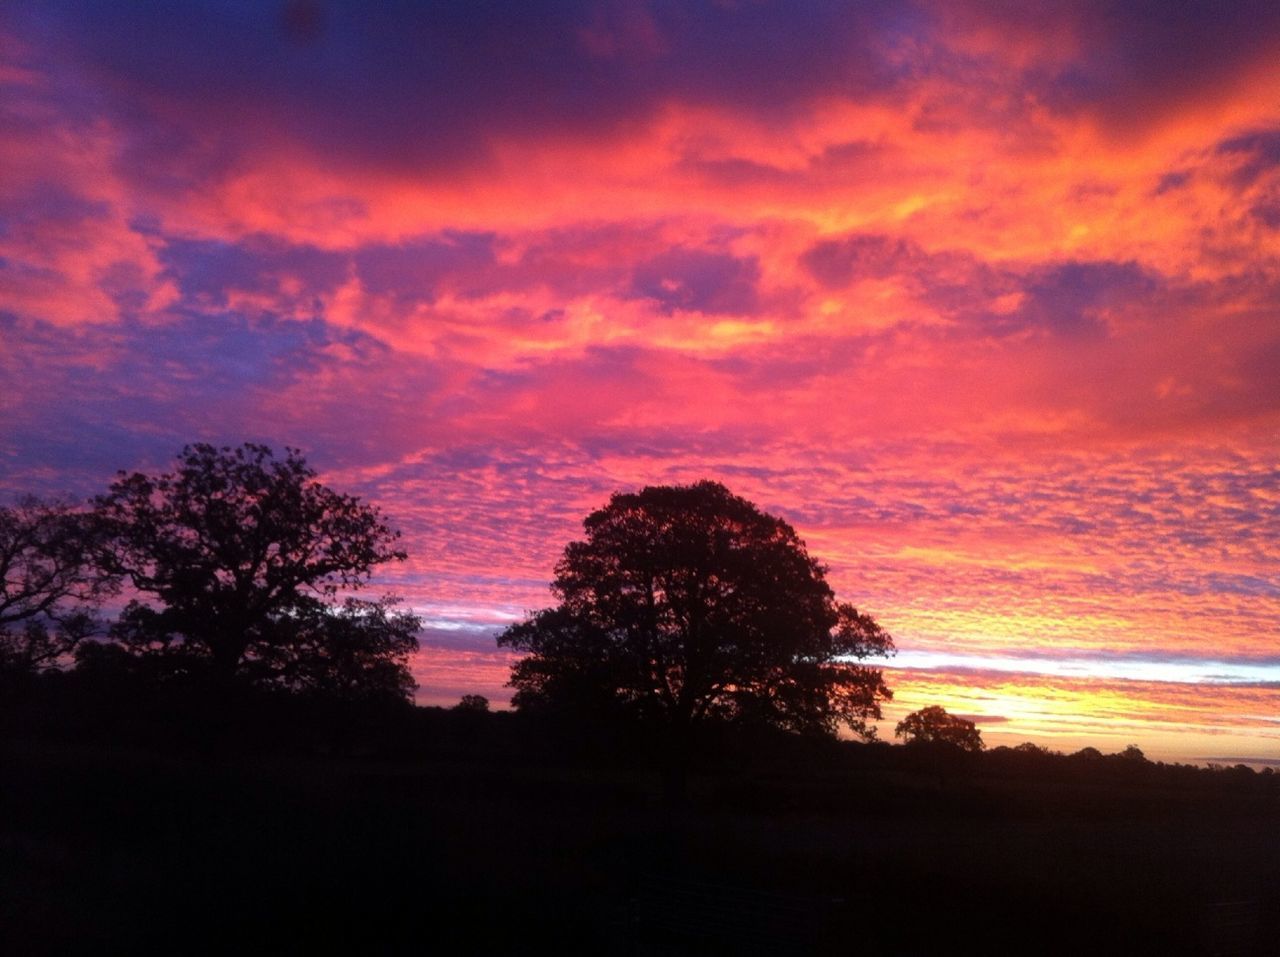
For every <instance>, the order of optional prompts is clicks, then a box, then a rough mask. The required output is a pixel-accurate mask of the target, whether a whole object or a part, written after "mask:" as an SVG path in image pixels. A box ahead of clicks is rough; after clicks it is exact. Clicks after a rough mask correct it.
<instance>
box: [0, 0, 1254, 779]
mask: <svg viewBox="0 0 1280 957" xmlns="http://www.w3.org/2000/svg"><path fill="white" fill-rule="evenodd" d="M0 414H2V418H0V495H2V496H3V497H4V499H5V500H8V499H10V498H12V496H14V495H16V494H18V493H22V492H35V493H38V494H41V495H46V496H47V495H54V494H64V495H71V496H75V497H78V498H83V497H86V496H89V495H92V494H94V493H96V492H99V491H102V490H103V489H104V488H105V485H106V483H107V481H109V479H110V477H111V476H112V475H113V474H114V472H115V471H116V470H117V469H130V470H132V469H147V470H158V469H161V468H163V467H165V466H166V465H167V464H168V463H169V462H170V461H171V460H172V458H173V456H174V454H175V453H176V452H177V451H178V450H179V449H180V448H181V447H182V446H183V445H184V444H186V443H188V442H193V441H209V442H215V443H220V444H239V443H240V442H243V441H246V440H251V441H259V442H265V443H267V444H269V445H272V446H273V447H275V448H276V449H278V450H280V449H282V447H283V446H285V445H290V446H295V447H298V448H300V449H301V450H302V451H303V452H304V453H305V454H306V456H307V457H308V460H309V461H310V462H311V463H312V464H313V465H314V466H315V467H316V468H318V469H319V470H320V471H321V473H322V476H323V478H324V480H325V481H326V482H327V483H328V484H330V485H332V486H333V487H335V488H337V489H339V490H340V491H348V492H355V493H358V494H360V495H361V496H363V497H364V498H365V499H366V500H368V501H371V502H374V503H376V504H378V505H379V506H381V507H382V508H383V510H384V511H385V512H386V513H387V515H388V517H389V518H390V520H391V521H392V523H393V524H394V525H395V526H397V527H398V528H400V529H401V530H402V531H403V534H404V546H405V547H406V549H407V550H408V551H409V552H410V556H411V558H410V561H409V562H407V563H406V564H404V565H403V566H401V567H398V568H395V569H393V570H390V571H387V572H385V573H383V574H381V575H380V576H379V578H378V580H377V582H376V587H378V588H379V589H382V590H390V591H394V592H395V593H397V594H399V595H401V596H403V597H404V599H405V601H406V604H407V605H408V606H409V607H411V608H413V609H414V610H416V611H418V612H420V613H421V614H423V615H424V616H425V618H426V619H427V620H428V628H427V630H426V632H425V633H424V636H423V650H422V653H421V655H420V657H419V660H418V661H417V663H416V666H415V672H416V674H417V676H418V679H419V681H420V684H421V689H420V692H419V700H420V701H422V702H424V703H446V704H447V703H452V702H454V701H456V700H457V697H458V696H459V695H460V694H462V693H466V692H472V693H481V694H486V695H488V696H490V697H491V698H492V699H494V700H495V701H497V702H504V703H505V701H506V700H507V698H508V697H509V690H507V689H504V688H503V687H502V685H503V682H504V681H505V679H506V669H507V664H508V661H509V659H508V657H507V656H506V655H505V653H499V652H498V651H497V649H496V647H495V645H494V642H493V637H492V636H493V634H494V632H495V631H496V630H497V629H498V628H500V627H501V626H503V625H504V624H506V623H509V622H511V621H514V620H516V619H518V618H519V617H520V616H521V615H522V614H523V613H524V612H525V611H527V610H529V609H533V608H538V607H542V606H544V605H546V604H547V603H548V601H549V599H550V596H549V594H548V592H547V584H548V582H549V580H550V578H551V574H552V567H553V565H554V564H555V561H556V559H557V557H558V556H559V554H560V552H561V550H562V549H563V547H564V545H565V543H567V542H568V541H570V540H571V539H573V538H574V537H577V536H578V535H580V532H581V525H580V522H581V519H582V517H583V516H584V515H586V514H587V512H589V511H591V510H592V509H594V508H597V507H599V506H601V505H603V504H604V503H605V502H606V501H607V499H608V496H609V494H610V493H611V492H612V491H615V490H633V489H637V488H639V487H640V486H643V485H646V484H664V483H683V482H690V481H694V480H697V479H701V478H713V479H717V480H720V481H722V482H724V483H725V484H726V485H727V486H728V487H729V488H730V489H731V490H732V491H734V492H736V493H737V494H739V495H742V496H744V497H746V498H749V499H751V500H752V501H754V502H755V503H756V504H758V505H759V506H760V507H761V508H763V509H765V510H767V511H769V512H772V513H775V514H777V515H780V516H782V517H783V518H785V519H787V520H788V521H789V522H791V523H792V524H793V525H794V526H795V527H796V529H797V530H798V532H799V533H800V535H801V537H802V538H804V540H805V541H806V543H807V545H808V547H809V550H810V552H811V553H812V554H814V555H815V556H816V557H818V558H819V559H821V560H822V561H824V562H825V563H826V564H827V565H828V566H829V569H830V571H829V575H828V577H829V580H830V582H831V584H832V585H833V587H834V588H835V590H836V592H837V594H838V595H839V597H840V598H841V599H844V600H848V601H852V602H853V603H854V604H856V605H857V606H858V607H859V609H861V610H865V611H868V612H870V613H871V614H873V615H874V616H875V617H876V618H877V620H879V621H880V623H881V624H883V625H884V626H885V627H886V628H887V629H888V630H889V631H890V632H891V633H892V634H893V636H894V638H895V639H896V641H897V644H898V647H899V649H900V654H899V655H898V657H897V658H896V659H894V660H892V661H891V662H889V663H888V664H889V665H890V670H889V671H888V681H889V684H890V686H891V687H892V688H894V690H895V691H896V693H897V698H896V701H895V702H894V704H893V706H892V707H891V708H890V709H889V710H888V712H887V714H886V718H887V721H886V724H885V726H884V728H883V730H884V731H885V733H886V734H887V736H889V737H890V738H891V737H892V724H893V723H894V722H895V721H896V720H898V719H900V718H901V717H902V715H903V714H905V713H906V712H907V711H909V710H914V709H915V708H919V707H923V706H924V705H928V704H941V705H943V706H944V707H946V708H947V709H948V710H950V711H952V712H953V713H959V714H964V715H966V716H969V717H972V718H974V719H975V720H977V721H978V722H979V727H980V728H981V729H982V731H983V734H984V737H985V739H986V740H987V743H988V744H989V745H990V744H1014V743H1017V742H1020V741H1024V740H1033V741H1036V742H1038V743H1040V744H1044V745H1047V746H1050V747H1053V748H1059V749H1063V750H1076V749H1077V748H1079V747H1081V746H1083V745H1086V744H1088V745H1093V746H1096V747H1099V748H1101V749H1102V750H1104V751H1116V750H1120V749H1121V748H1123V747H1124V746H1125V745H1127V744H1130V743H1135V744H1137V745H1139V746H1140V747H1142V748H1143V749H1144V750H1145V751H1146V752H1147V754H1148V756H1152V757H1159V758H1163V759H1166V760H1180V761H1195V762H1203V761H1210V760H1212V761H1223V762H1226V763H1235V762H1236V761H1240V760H1248V761H1251V762H1256V763H1258V764H1262V763H1265V762H1267V761H1270V762H1272V763H1275V764H1278V765H1280V4H1277V3H1275V2H1272V0H1265V2H1257V3H1252V2H1231V3H1207V2H1206V3H1171V2H1167V0H1162V2H1150V3H1142V2H1124V3H1120V2H1117V3H1089V2H1083V0H1082V2H1077V3H1070V4H1066V3H1064V4H1039V3H1027V2H1008V3H1001V2H991V0H983V2H978V0H974V2H972V3H965V2H956V0H945V2H941V0H940V2H937V3H931V2H921V3H866V4H846V3H807V2H800V3H797V2H787V3H756V2H748V0H741V2H731V0H724V2H718V3H710V2H708V3H685V2H651V3H650V2H643V0H635V2H625V0H624V2H614V3H574V2H557V3H553V4H551V3H549V4H538V3H530V2H523V3H518V2H511V3H498V2H477V0H466V2H457V3H433V4H418V3H409V2H404V3H378V4H373V3H355V2H353V3H327V2H314V3H306V2H292V3H283V4H282V3H272V2H264V0H242V2H223V3H159V2H157V3H138V4H121V3H111V2H102V3H83V4H77V3H42V2H28V3H12V4H6V5H4V6H3V7H0Z"/></svg>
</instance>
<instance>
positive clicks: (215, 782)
mask: <svg viewBox="0 0 1280 957" xmlns="http://www.w3.org/2000/svg"><path fill="white" fill-rule="evenodd" d="M418 720H419V723H420V727H419V728H418V730H417V732H416V734H417V735H418V737H417V738H416V739H415V741H416V743H415V744H414V745H413V746H412V747H410V746H408V745H405V744H404V742H403V741H402V742H401V743H400V744H399V745H397V746H396V747H388V748H382V749H379V748H368V747H365V748H363V749H362V748H360V747H354V746H352V745H351V742H350V741H347V742H345V743H344V744H342V745H341V746H340V747H338V748H337V749H336V750H333V751H331V753H324V751H325V750H326V747H325V746H322V747H317V746H316V745H315V742H311V744H310V745H308V747H306V748H301V747H292V746H273V747H265V748H264V747H258V746H255V747H254V748H248V747H240V746H237V745H236V744H235V743H234V742H230V743H229V742H228V740H227V737H226V735H225V733H223V734H222V736H221V737H220V738H219V739H218V743H217V746H216V747H207V746H195V745H193V744H192V743H191V742H190V741H185V740H182V739H181V736H179V738H178V739H176V740H165V741H160V742H155V741H150V742H143V743H138V742H136V741H135V742H134V743H132V744H129V745H128V746H125V745H121V744H119V743H115V742H113V741H110V740H87V741H86V740H76V741H70V740H67V739H66V736H65V735H63V736H62V737H61V738H59V737H58V736H56V735H55V736H52V737H50V736H40V735H36V736H31V735H23V734H12V733H11V734H10V735H9V736H8V737H7V739H5V740H4V741H3V742H0V760H2V761H3V765H2V767H3V779H0V785H2V787H0V953H4V954H7V955H20V954H42V953H58V954H63V953H67V954H71V953H92V954H110V953H121V954H137V953H145V952H155V951H167V952H170V953H202V952H225V953H231V952H236V953H239V952H252V953H273V954H278V953H308V952H311V953H313V952H316V951H317V950H322V951H324V952H332V951H334V950H337V951H339V952H342V951H346V952H352V953H415V954H429V953H448V954H521V953H563V954H574V953H590V954H643V955H649V954H676V955H679V954H739V953H761V954H765V953H767V954H805V953H824V954H962V953H981V954H1001V953H1008V954H1048V953H1058V954H1067V953H1070V954H1085V953H1088V954H1202V953H1203V954H1275V953H1280V791H1278V790H1277V788H1276V787H1274V786H1273V785H1274V783H1275V780H1274V778H1275V776H1272V775H1269V776H1266V777H1263V776H1261V775H1252V774H1247V773H1245V772H1244V771H1243V769H1241V771H1240V772H1239V773H1237V772H1233V771H1219V772H1216V773H1215V774H1210V772H1207V771H1206V772H1197V773H1194V774H1193V773H1191V772H1190V771H1189V769H1188V771H1187V773H1185V774H1178V773H1174V772H1173V771H1171V770H1170V771H1166V769H1161V768H1160V767H1158V766H1155V765H1148V766H1146V767H1137V766H1134V767H1132V768H1130V767H1124V768H1119V769H1118V770H1117V767H1118V766H1117V765H1115V762H1114V761H1113V762H1112V763H1111V764H1110V765H1106V766H1104V765H1103V764H1098V763H1096V762H1095V763H1094V766H1093V767H1091V768H1086V769H1083V770H1082V769H1081V768H1079V767H1077V766H1075V765H1068V764H1067V763H1066V762H1063V761H1059V762H1058V763H1056V764H1053V765H1052V766H1049V765H1048V764H1045V765H1044V767H1042V768H1040V769H1039V770H1037V768H1036V767H1035V764H1036V761H1035V760H1032V759H1027V760H1022V759H1021V758H1019V760H1018V761H1016V762H1013V763H1012V764H1011V763H1010V761H1005V762H1004V763H1003V764H1002V763H1001V762H1000V761H998V760H992V759H991V756H990V755H987V756H984V759H986V760H984V761H980V762H978V761H972V762H967V763H966V762H965V761H956V760H953V761H945V760H941V759H939V760H931V759H930V758H929V757H928V756H920V755H915V756H908V757H904V756H903V752H904V751H905V750H906V749H902V748H892V749H890V748H875V749H868V748H859V747H858V746H853V745H848V746H831V747H812V748H811V747H796V748H794V749H791V748H789V747H788V746H778V745H776V743H775V745H774V746H771V748H763V749H755V750H753V749H749V748H748V749H741V750H740V751H739V753H736V754H735V753H734V752H733V751H732V749H730V750H729V751H725V752H723V753H720V755H719V756H718V757H717V758H716V759H715V760H713V761H709V762H708V763H707V764H706V765H705V766H704V770H703V771H702V772H701V773H696V774H694V775H693V777H692V778H691V781H690V786H689V797H688V802H687V804H686V805H685V806H683V807H680V808H672V807H671V805H670V804H669V802H668V801H667V800H665V799H664V792H663V789H662V787H661V786H660V779H659V776H658V775H656V774H654V773H653V772H651V771H649V770H646V768H645V767H642V766H641V765H642V764H643V762H642V761H640V760H639V759H637V760H636V761H634V762H632V761H628V760H624V759H622V758H620V757H619V756H618V755H617V754H614V755H601V754H600V753H599V751H598V750H596V751H595V752H592V753H591V754H589V755H587V756H586V757H584V756H583V753H582V751H581V750H580V749H560V748H559V746H558V745H557V744H556V743H555V742H554V741H550V742H549V741H548V740H546V739H544V738H538V737H537V735H536V734H534V735H533V737H530V734H531V733H530V732H528V729H519V728H516V725H515V723H514V719H512V718H511V717H510V716H486V715H479V716H465V717H460V716H457V715H450V714H448V713H446V712H435V713H434V714H428V713H426V712H422V713H420V715H419V718H418ZM513 729H515V730H513ZM224 732H225V729H224ZM570 753H572V754H573V755H575V756H574V757H566V756H565V755H566V754H570ZM1010 760H1012V759H1010ZM1042 763H1043V762H1042Z"/></svg>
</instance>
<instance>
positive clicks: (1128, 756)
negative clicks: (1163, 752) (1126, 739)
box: [1119, 744, 1147, 761]
mask: <svg viewBox="0 0 1280 957" xmlns="http://www.w3.org/2000/svg"><path fill="white" fill-rule="evenodd" d="M1119 756H1120V757H1122V758H1124V759H1125V760H1126V761H1146V760H1147V756H1146V755H1145V754H1143V753H1142V749H1141V748H1140V747H1138V746H1137V745H1136V744H1131V745H1129V746H1128V747H1127V748H1125V749H1124V750H1123V751H1121V752H1120V755H1119Z"/></svg>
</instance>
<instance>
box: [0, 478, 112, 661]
mask: <svg viewBox="0 0 1280 957" xmlns="http://www.w3.org/2000/svg"><path fill="white" fill-rule="evenodd" d="M100 533H101V523H100V522H99V521H98V519H97V516H96V515H95V514H93V513H90V512H84V511H77V510H76V509H73V508H72V507H71V506H70V505H67V504H65V503H62V502H42V501H40V500H38V499H35V498H32V497H27V498H24V499H22V500H21V501H19V502H18V503H17V504H16V505H13V506H11V507H5V508H0V669H6V670H15V671H23V672H27V671H34V670H38V669H39V668H41V667H45V666H48V665H52V664H54V663H56V662H57V661H58V659H60V658H61V657H63V656H65V655H67V654H68V653H69V652H71V651H72V649H73V648H74V647H75V646H76V644H78V643H79V642H80V640H81V639H83V638H84V637H85V636H86V635H88V634H89V633H90V632H92V631H93V629H94V628H95V626H96V623H95V621H94V619H93V612H94V610H95V608H96V607H97V605H98V603H99V602H100V601H101V600H102V599H103V598H104V597H105V596H107V595H109V594H112V593H114V592H115V590H116V587H117V584H118V582H117V579H116V578H115V576H113V575H111V574H110V573H108V572H106V571H104V570H102V569H101V568H99V567H98V566H97V564H96V563H95V562H94V561H93V557H92V553H93V550H94V547H95V545H96V543H97V542H98V540H99V537H100Z"/></svg>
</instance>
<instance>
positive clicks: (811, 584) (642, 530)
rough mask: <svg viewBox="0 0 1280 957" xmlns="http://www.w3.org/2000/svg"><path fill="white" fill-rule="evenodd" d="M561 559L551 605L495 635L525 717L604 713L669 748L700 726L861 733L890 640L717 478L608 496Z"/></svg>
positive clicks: (884, 693)
mask: <svg viewBox="0 0 1280 957" xmlns="http://www.w3.org/2000/svg"><path fill="white" fill-rule="evenodd" d="M584 526H585V529H586V537H585V539H584V540H582V541H577V542H572V543H570V544H569V545H568V546H567V547H566V548H565V551H564V556H563V557H562V558H561V559H560V562H559V564H558V565H556V570H555V572H556V574H555V581H554V583H553V584H552V592H553V593H554V595H555V596H556V597H557V598H558V599H559V603H558V604H557V605H556V606H555V607H553V608H549V609H546V610H543V611H540V612H537V613H536V614H534V615H532V616H531V617H529V618H528V619H526V620H525V621H523V622H520V623H519V624H516V625H513V626H512V627H510V628H508V629H507V630H506V631H505V632H503V633H502V634H501V635H499V637H498V643H499V645H502V646H505V647H509V648H513V649H515V650H516V651H520V652H524V657H523V658H521V659H520V660H519V661H518V662H517V663H516V664H515V665H514V667H513V669H512V674H511V684H512V685H513V686H514V687H515V689H516V694H515V703H516V706H517V707H520V708H534V709H539V708H551V709H572V710H575V711H576V712H577V713H579V714H582V715H584V716H599V715H601V714H612V715H616V716H624V717H630V718H634V719H637V720H639V721H640V722H642V723H646V724H648V725H650V726H652V727H657V728H661V729H664V731H665V732H666V733H667V735H668V739H669V740H670V741H671V743H672V746H673V747H672V752H673V753H678V752H679V751H680V748H681V747H682V742H687V741H688V740H689V738H690V736H691V734H692V732H693V730H694V729H695V728H696V727H698V726H700V725H701V724H703V723H704V722H709V721H717V722H733V723H740V724H747V725H751V724H754V725H758V726H767V727H774V728H780V729H784V730H789V731H796V732H804V733H814V734H819V735H834V734H835V732H836V729H837V726H838V725H840V724H844V725H846V726H847V727H849V728H850V729H851V730H853V731H854V733H856V734H859V735H862V736H864V737H872V736H873V735H874V727H872V726H871V724H870V721H871V720H874V719H876V718H879V716H880V703H881V702H882V701H884V700H886V699H888V698H889V697H891V695H890V692H889V689H888V688H887V687H886V686H885V683H884V680H883V677H882V675H881V672H880V671H879V670H878V669H876V668H871V667H867V666H865V665H863V664H861V662H860V659H865V658H868V657H871V656H882V655H888V654H891V653H892V652H893V641H892V639H891V638H890V637H889V635H888V633H887V632H886V631H884V629H882V628H881V627H880V626H879V625H878V624H877V623H876V622H875V620H874V619H872V618H871V616H870V615H867V614H864V613H861V612H859V611H857V610H856V609H855V608H854V607H853V606H852V605H849V604H844V603H841V602H837V601H836V598H835V595H834V593H833V592H832V590H831V587H830V586H829V585H828V584H827V581H826V576H825V571H826V570H825V569H824V567H823V566H822V565H821V564H820V563H818V562H817V561H816V560H814V559H813V558H812V557H810V555H809V553H808V552H807V551H806V549H805V546H804V543H803V542H802V541H801V540H800V538H799V536H798V535H796V533H795V530H794V529H793V528H792V527H791V526H790V525H788V524H787V523H786V522H784V521H783V520H782V519H780V518H776V517H774V516H772V515H767V514H765V513H763V512H761V511H760V510H759V509H757V508H756V506H755V505H753V504H752V503H750V502H748V501H746V500H745V499H742V498H739V497H738V496H736V495H733V494H732V493H730V492H729V490H728V489H726V488H725V487H724V486H723V485H721V484H719V483H717V482H699V483H697V484H696V485H689V486H656V487H649V488H645V489H643V490H641V491H640V492H637V493H627V494H623V493H618V494H615V495H614V496H613V497H612V498H611V499H610V501H609V503H608V505H606V506H605V507H604V508H602V509H600V510H598V511H596V512H592V513H591V514H590V515H588V516H587V518H586V520H585V521H584Z"/></svg>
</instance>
